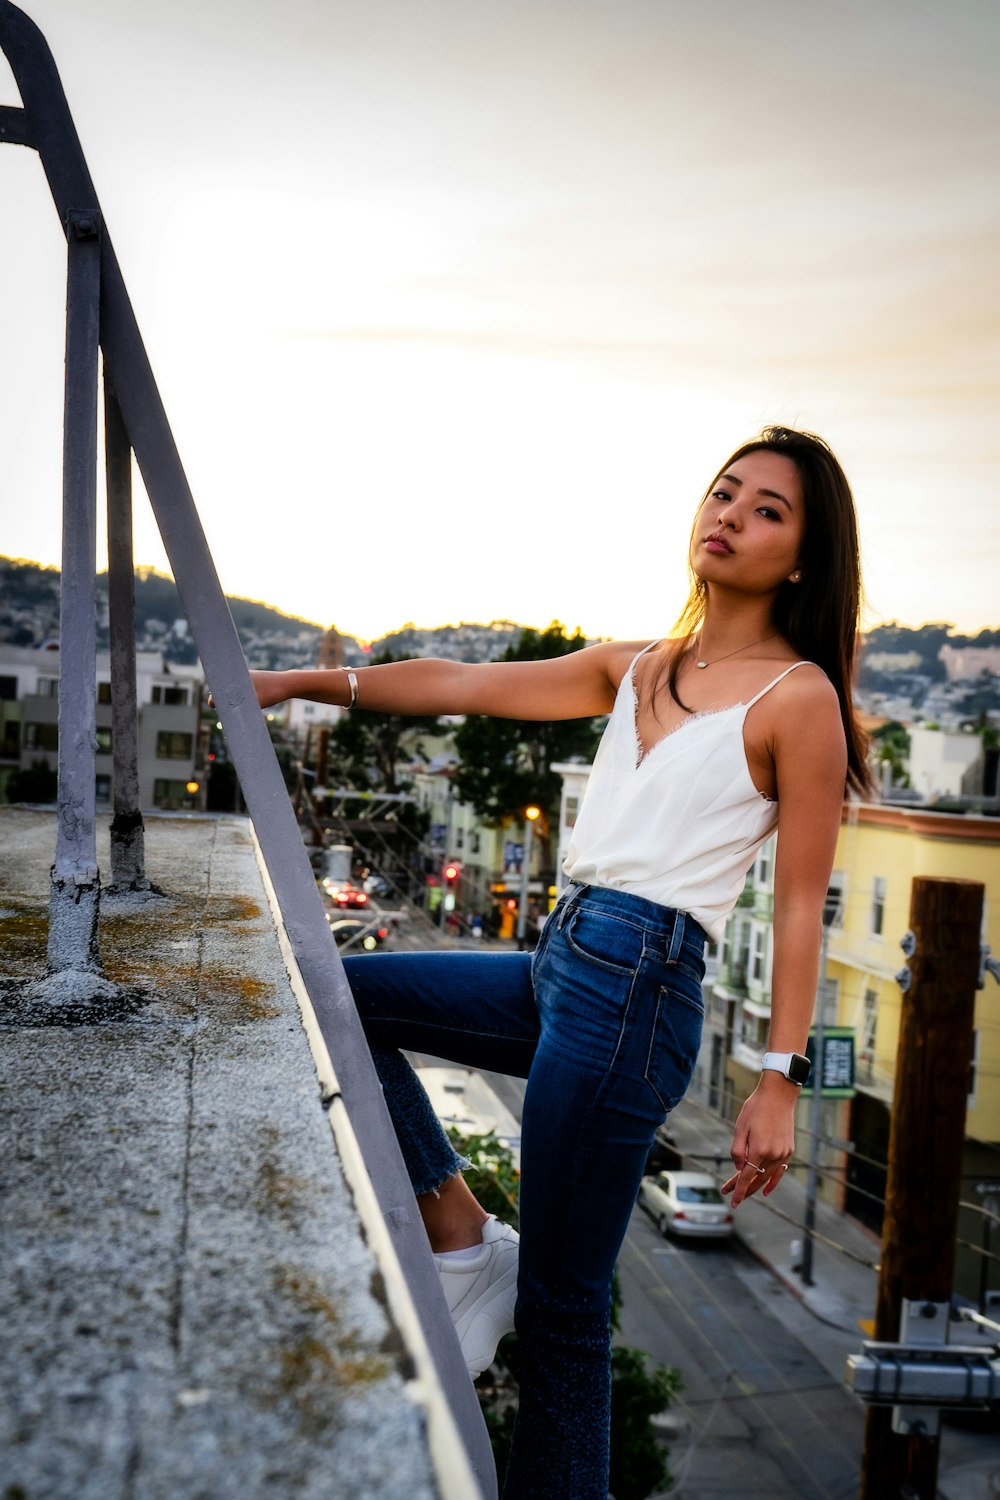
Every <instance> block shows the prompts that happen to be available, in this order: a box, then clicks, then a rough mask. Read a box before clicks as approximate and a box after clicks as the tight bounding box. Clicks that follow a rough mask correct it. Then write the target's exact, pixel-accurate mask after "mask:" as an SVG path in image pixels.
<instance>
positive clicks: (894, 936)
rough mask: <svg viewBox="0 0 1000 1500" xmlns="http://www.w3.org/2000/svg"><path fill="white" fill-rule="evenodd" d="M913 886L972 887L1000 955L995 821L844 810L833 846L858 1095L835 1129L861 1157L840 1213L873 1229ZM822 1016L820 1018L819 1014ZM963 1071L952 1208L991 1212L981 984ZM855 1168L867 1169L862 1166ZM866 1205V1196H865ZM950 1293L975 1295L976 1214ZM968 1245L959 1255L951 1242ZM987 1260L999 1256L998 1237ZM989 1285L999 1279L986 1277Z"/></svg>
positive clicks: (992, 1106) (988, 1006)
mask: <svg viewBox="0 0 1000 1500" xmlns="http://www.w3.org/2000/svg"><path fill="white" fill-rule="evenodd" d="M918 875H927V876H938V877H955V878H958V879H963V880H976V881H980V882H982V884H983V885H984V887H985V891H986V896H985V903H984V913H983V933H982V938H983V941H984V942H986V943H988V944H989V946H990V949H991V950H992V952H993V953H994V954H996V953H998V952H1000V819H997V818H984V817H976V816H970V815H967V814H966V815H957V814H954V813H938V812H931V811H929V810H927V809H924V808H899V807H887V806H878V805H872V806H869V805H861V806H858V805H856V804H855V805H852V806H850V807H849V808H847V809H846V811H845V819H844V823H843V826H842V828H841V832H840V838H839V841H838V844H837V858H836V865H835V869H834V875H833V880H832V886H833V889H834V891H835V892H836V894H837V895H838V897H839V902H840V908H841V909H840V914H839V916H838V917H837V919H836V921H835V922H834V925H833V926H832V928H831V930H830V938H829V962H828V970H827V972H828V975H829V979H830V981H831V982H832V985H833V987H834V994H835V1000H834V1004H833V1005H832V1006H830V1007H829V1009H830V1010H833V1012H834V1014H835V1016H836V1020H837V1022H838V1023H839V1024H840V1025H843V1026H849V1027H851V1028H853V1030H854V1033H855V1046H856V1055H857V1076H856V1084H857V1091H856V1093H855V1096H854V1099H853V1100H851V1101H850V1105H849V1108H847V1109H846V1110H845V1111H844V1114H843V1116H842V1118H841V1122H840V1128H841V1129H842V1131H843V1133H844V1135H845V1136H847V1137H848V1138H849V1139H850V1140H852V1141H853V1143H854V1146H855V1150H856V1151H857V1152H858V1153H859V1155H857V1156H854V1157H850V1158H847V1161H846V1173H845V1176H846V1181H847V1186H846V1191H845V1194H844V1199H843V1206H844V1207H845V1208H846V1209H847V1210H848V1212H850V1213H852V1214H853V1215H854V1216H855V1217H857V1218H859V1219H861V1220H862V1221H863V1222H865V1223H868V1224H870V1225H871V1226H872V1227H873V1228H878V1227H879V1226H880V1224H881V1207H880V1204H879V1202H878V1200H879V1199H880V1198H881V1197H882V1196H883V1195H884V1191H885V1173H884V1172H883V1171H881V1170H880V1169H879V1167H878V1166H877V1165H875V1163H881V1162H884V1161H885V1160H886V1153H887V1146H888V1138H889V1112H890V1110H891V1107H892V1091H893V1078H894V1074H895V1065H896V1049H897V1046H898V1043H899V1025H900V1015H901V1009H902V1006H903V1005H905V1004H906V1000H905V997H904V995H903V993H902V991H901V990H900V988H899V985H898V984H897V983H896V979H895V976H896V974H897V972H898V971H899V969H900V968H901V966H902V964H903V962H904V959H903V954H902V953H901V951H900V946H899V943H900V939H901V938H902V936H903V934H904V933H905V932H906V930H907V928H908V927H909V925H910V890H911V885H912V882H913V879H914V877H916V876H918ZM828 1013H829V1012H828ZM969 1061H970V1066H969V1101H968V1114H967V1117H966V1149H965V1159H964V1161H963V1163H962V1175H963V1182H962V1189H961V1198H962V1200H963V1201H965V1202H969V1203H974V1204H978V1205H980V1206H985V1207H987V1208H992V1209H993V1211H994V1212H995V1211H996V1209H997V1207H998V1202H1000V1086H998V1083H1000V987H998V986H997V984H996V982H995V981H994V980H993V979H992V978H987V980H986V987H985V988H983V989H982V990H980V991H979V993H978V995H977V997H976V1011H975V1035H974V1041H973V1051H972V1056H971V1058H970V1060H969ZM864 1158H868V1160H867V1161H866V1160H865V1159H864ZM869 1194H872V1195H873V1196H871V1197H869V1196H868V1195H869ZM958 1233H959V1241H960V1244H959V1256H958V1274H957V1279H956V1285H957V1287H958V1289H959V1290H962V1291H964V1292H965V1293H966V1294H967V1295H971V1296H975V1295H976V1294H977V1292H978V1290H979V1286H980V1280H979V1278H980V1272H981V1270H982V1268H983V1267H982V1257H981V1256H979V1255H976V1254H975V1252H974V1251H973V1250H972V1249H971V1248H970V1247H971V1245H981V1244H983V1243H986V1242H987V1241H988V1239H989V1225H988V1224H987V1225H986V1226H985V1235H984V1222H983V1217H982V1215H980V1214H976V1213H973V1212H970V1211H965V1212H963V1213H962V1216H961V1219H960V1223H959V1231H958ZM962 1240H965V1241H966V1242H967V1244H966V1245H965V1246H963V1245H962V1244H961V1241H962ZM993 1241H994V1243H993V1245H992V1249H994V1250H995V1251H997V1252H1000V1233H995V1234H994V1235H993ZM990 1280H991V1282H992V1285H994V1286H996V1285H998V1282H1000V1278H998V1276H997V1274H996V1272H995V1271H994V1272H992V1274H991V1277H990Z"/></svg>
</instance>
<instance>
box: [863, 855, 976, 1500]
mask: <svg viewBox="0 0 1000 1500" xmlns="http://www.w3.org/2000/svg"><path fill="white" fill-rule="evenodd" d="M983 895H984V888H983V886H982V885H980V884H977V883H976V882H974V881H969V880H937V879H930V878H927V877H918V878H917V879H916V880H914V882H913V887H912V892H911V899H910V931H909V932H908V933H907V934H906V937H905V938H904V939H903V952H904V953H905V954H906V956H907V958H908V959H909V967H908V968H903V969H902V970H901V971H900V973H899V975H897V979H898V981H899V983H900V987H901V989H902V991H903V997H902V1007H901V1015H900V1028H899V1049H898V1052H897V1056H896V1076H895V1084H894V1088H893V1105H892V1122H891V1127H890V1133H889V1176H888V1182H887V1184H886V1201H885V1220H884V1224H883V1229H882V1256H881V1266H880V1271H879V1285H878V1302H877V1306H876V1313H875V1338H876V1339H877V1340H884V1341H892V1340H897V1339H899V1337H900V1313H901V1307H902V1303H903V1301H904V1299H905V1300H908V1301H922V1302H926V1303H938V1304H940V1303H945V1304H947V1303H948V1302H949V1301H950V1299H951V1292H952V1278H953V1275H954V1269H955V1266H954V1262H955V1234H956V1230H957V1225H958V1200H959V1190H960V1185H961V1175H960V1174H961V1161H962V1147H963V1142H964V1138H965V1110H966V1102H967V1099H968V1093H969V1070H970V1067H971V1062H972V1033H973V1012H974V1008H975V997H976V986H977V983H978V977H979V943H980V929H981V923H982V912H983ZM900 1425H901V1427H903V1428H904V1429H905V1430H902V1431H894V1430H893V1425H892V1410H891V1408H890V1407H888V1406H876V1407H871V1408H869V1410H868V1413H867V1417H866V1422H865V1446H864V1454H863V1458H862V1466H861V1488H860V1490H859V1500H904V1497H905V1500H935V1495H936V1492H937V1470H938V1453H939V1439H938V1435H937V1424H936V1418H935V1417H934V1415H933V1413H930V1412H928V1413H927V1416H926V1418H924V1419H920V1418H917V1419H915V1420H913V1421H908V1422H907V1421H904V1422H902V1423H901V1424H900Z"/></svg>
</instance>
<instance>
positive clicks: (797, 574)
mask: <svg viewBox="0 0 1000 1500" xmlns="http://www.w3.org/2000/svg"><path fill="white" fill-rule="evenodd" d="M801 577H802V573H801V571H800V569H799V568H796V569H795V572H794V573H793V574H792V575H791V577H790V578H789V580H788V581H789V583H798V582H799V580H800V579H801Z"/></svg>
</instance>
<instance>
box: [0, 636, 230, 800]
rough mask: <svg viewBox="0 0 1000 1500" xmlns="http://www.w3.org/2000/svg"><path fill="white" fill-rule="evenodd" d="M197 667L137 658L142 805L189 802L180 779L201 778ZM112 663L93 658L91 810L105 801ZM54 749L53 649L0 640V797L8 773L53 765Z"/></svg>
mask: <svg viewBox="0 0 1000 1500" xmlns="http://www.w3.org/2000/svg"><path fill="white" fill-rule="evenodd" d="M203 687H204V678H203V674H202V669H201V667H200V666H178V665H176V664H170V665H168V664H167V663H166V662H165V661H164V660H163V658H162V656H160V654H159V653H158V652H154V651H141V652H139V653H138V655H137V658H136V688H137V702H138V713H139V725H138V752H139V797H140V803H141V805H142V807H143V808H145V809H150V810H151V809H155V808H163V809H166V808H174V807H180V806H183V805H190V803H191V795H190V793H189V792H188V790H187V784H188V782H189V781H191V780H192V779H196V780H200V781H203V780H204V774H203V769H202V768H203V763H204V745H203V744H202V743H201V738H200V734H201V732H200V713H201V703H202V695H203ZM111 734H112V726H111V668H110V660H109V657H108V654H107V652H101V653H99V654H98V658H97V755H96V761H95V776H96V793H97V805H98V808H102V807H103V808H109V807H110V805H111V803H112V799H113V798H112V777H113V774H114V760H113V753H112V747H111ZM58 748H59V649H58V646H52V645H50V646H46V647H40V648H39V647H28V646H4V645H0V796H2V795H5V789H6V783H7V781H8V780H9V778H10V775H11V773H12V772H13V771H17V770H29V769H30V768H31V766H32V765H34V764H35V763H36V762H37V761H39V760H42V761H44V762H45V763H46V764H47V765H48V766H50V767H51V768H52V769H53V770H55V769H56V765H57V755H58Z"/></svg>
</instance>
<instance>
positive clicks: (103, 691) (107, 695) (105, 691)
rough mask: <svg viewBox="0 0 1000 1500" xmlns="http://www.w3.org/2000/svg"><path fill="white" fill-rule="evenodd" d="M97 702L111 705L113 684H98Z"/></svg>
mask: <svg viewBox="0 0 1000 1500" xmlns="http://www.w3.org/2000/svg"><path fill="white" fill-rule="evenodd" d="M97 701H98V703H110V702H111V684H110V682H99V683H98V684H97Z"/></svg>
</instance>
